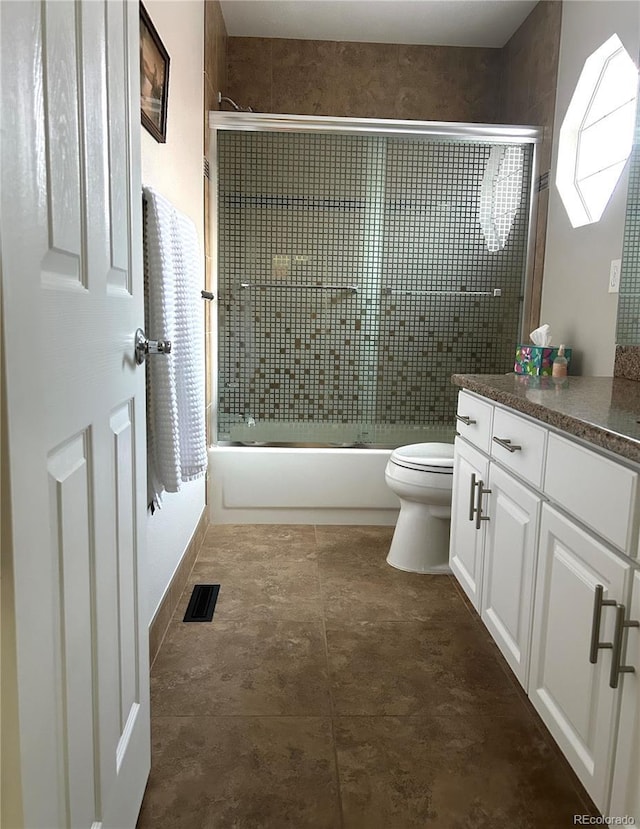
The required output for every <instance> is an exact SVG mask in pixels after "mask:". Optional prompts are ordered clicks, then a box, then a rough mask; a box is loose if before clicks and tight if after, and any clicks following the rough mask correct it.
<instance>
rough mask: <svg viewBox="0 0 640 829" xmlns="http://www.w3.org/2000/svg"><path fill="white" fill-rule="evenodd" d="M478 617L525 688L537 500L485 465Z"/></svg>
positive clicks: (534, 558)
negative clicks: (486, 489) (485, 504)
mask: <svg viewBox="0 0 640 829" xmlns="http://www.w3.org/2000/svg"><path fill="white" fill-rule="evenodd" d="M489 480H490V488H491V496H490V498H489V507H488V510H487V514H488V516H489V521H488V525H489V526H488V530H487V543H486V549H485V555H484V575H483V588H482V619H483V621H484V623H485V624H486V626H487V628H488V629H489V631H490V632H491V635H492V636H493V638H494V639H495V641H496V644H497V645H498V647H499V648H500V650H501V651H502V653H503V655H504V657H505V659H506V660H507V662H508V663H509V666H510V667H511V669H512V671H513V672H514V673H515V675H516V676H517V677H518V679H519V681H520V682H521V684H522V685H523V686H524V687H525V688H526V686H527V674H528V668H529V643H530V639H531V615H532V610H533V607H532V605H533V587H534V584H533V582H534V568H535V561H536V554H537V541H538V517H539V510H540V498H539V496H537V495H535V493H533V492H531V490H529V489H527V487H525V486H522V484H520V483H518V482H517V481H516V480H515V479H514V478H513V477H512V476H511V475H508V474H507V473H506V472H503V470H501V469H499V468H498V467H497V466H495V465H494V464H491V468H490V473H489Z"/></svg>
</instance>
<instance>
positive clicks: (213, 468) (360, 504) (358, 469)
mask: <svg viewBox="0 0 640 829" xmlns="http://www.w3.org/2000/svg"><path fill="white" fill-rule="evenodd" d="M229 437H230V439H231V440H232V441H233V442H230V443H226V444H225V443H220V444H218V445H216V446H212V447H210V449H209V491H208V503H209V518H210V520H211V522H212V523H216V524H378V525H383V526H384V525H386V526H394V525H395V523H396V519H397V517H398V511H399V509H400V502H399V500H398V498H397V496H396V495H394V494H393V492H391V490H390V489H389V488H388V487H387V485H386V483H385V480H384V470H385V467H386V465H387V461H388V460H389V456H390V455H391V452H392V451H393V449H394V448H395V447H396V446H403V445H406V444H408V443H421V442H424V441H435V442H438V443H439V442H443V443H453V439H454V437H455V427H454V426H443V425H413V424H408V425H406V424H405V425H401V424H395V425H394V424H379V423H346V424H345V423H337V424H336V423H311V422H296V421H290V422H280V421H277V422H276V421H268V420H263V421H260V422H258V423H256V422H255V421H252V423H251V424H249V423H237V424H234V425H233V426H232V427H231V429H230V430H229ZM283 440H285V441H286V443H284V444H282V443H280V444H278V441H283ZM310 441H321V443H311V442H310Z"/></svg>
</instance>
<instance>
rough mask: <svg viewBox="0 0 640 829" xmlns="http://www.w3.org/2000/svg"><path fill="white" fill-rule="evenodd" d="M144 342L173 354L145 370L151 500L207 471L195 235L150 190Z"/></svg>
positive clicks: (186, 221) (146, 193)
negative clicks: (162, 343)
mask: <svg viewBox="0 0 640 829" xmlns="http://www.w3.org/2000/svg"><path fill="white" fill-rule="evenodd" d="M144 196H145V221H144V233H145V239H144V250H145V281H146V291H147V336H148V337H149V338H150V339H154V340H164V339H167V340H170V341H171V345H172V350H171V354H169V355H157V356H152V357H150V358H149V359H148V361H147V363H148V365H147V371H148V374H147V380H148V393H147V406H148V415H147V424H148V452H149V490H150V500H151V501H152V503H153V502H155V503H158V504H159V496H160V493H161V491H162V489H165V490H166V491H167V492H178V491H179V490H180V487H181V484H182V482H183V481H192V480H195V479H196V478H200V477H202V476H203V475H204V473H205V471H206V468H207V450H206V436H205V403H204V337H203V332H202V308H201V304H200V302H199V297H200V287H201V284H200V283H201V281H202V266H201V264H200V250H199V243H198V235H197V232H196V228H195V226H194V224H193V222H192V221H191V219H189V218H188V217H187V216H185V215H184V214H182V213H180V212H179V211H178V210H176V209H175V207H173V205H172V204H171V203H170V202H169V201H167V199H165V198H164V197H163V196H162V195H160V194H159V193H158V192H157V191H155V190H154V189H153V188H151V187H145V188H144Z"/></svg>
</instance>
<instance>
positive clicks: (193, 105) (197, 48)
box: [142, 0, 204, 245]
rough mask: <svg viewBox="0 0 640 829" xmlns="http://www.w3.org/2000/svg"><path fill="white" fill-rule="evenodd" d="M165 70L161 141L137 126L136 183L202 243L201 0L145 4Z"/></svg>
mask: <svg viewBox="0 0 640 829" xmlns="http://www.w3.org/2000/svg"><path fill="white" fill-rule="evenodd" d="M145 8H146V9H147V11H148V12H149V16H150V17H151V20H152V21H153V24H154V26H155V27H156V29H157V30H158V33H159V35H160V37H161V39H162V42H163V43H164V45H165V47H166V49H167V51H168V52H169V56H170V58H171V64H170V68H169V103H168V107H167V143H166V144H159V143H158V142H157V141H156V140H155V139H154V138H153V137H152V136H151V135H150V134H149V133H148V132H147V131H146V130H145V129H144V127H143V128H142V182H143V184H147V185H152V186H153V187H156V188H157V189H158V190H159V191H160V192H161V193H162V194H163V195H164V196H166V197H167V198H168V199H170V201H171V202H173V204H174V205H175V206H176V207H177V208H178V209H179V210H182V211H183V212H184V213H186V214H187V215H188V216H190V217H191V218H192V219H193V221H194V222H195V224H196V227H197V228H198V233H199V234H200V239H201V243H202V244H203V245H204V235H203V234H204V213H203V211H204V207H203V197H202V101H203V89H204V80H203V66H204V2H203V0H145Z"/></svg>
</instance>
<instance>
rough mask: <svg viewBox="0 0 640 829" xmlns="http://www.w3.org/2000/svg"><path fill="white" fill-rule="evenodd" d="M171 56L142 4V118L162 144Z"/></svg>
mask: <svg viewBox="0 0 640 829" xmlns="http://www.w3.org/2000/svg"><path fill="white" fill-rule="evenodd" d="M168 99H169V53H168V52H167V50H166V49H165V48H164V44H163V43H162V41H161V40H160V35H159V34H158V32H157V31H156V27H155V26H154V25H153V23H152V22H151V18H150V17H149V14H148V12H147V10H146V9H145V7H144V6H143V5H142V3H140V115H141V119H142V126H143V127H144V128H145V129H146V130H148V131H149V132H150V133H151V135H152V136H153V137H154V138H155V139H156V141H158V143H160V144H165V143H166V141H167V101H168Z"/></svg>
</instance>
